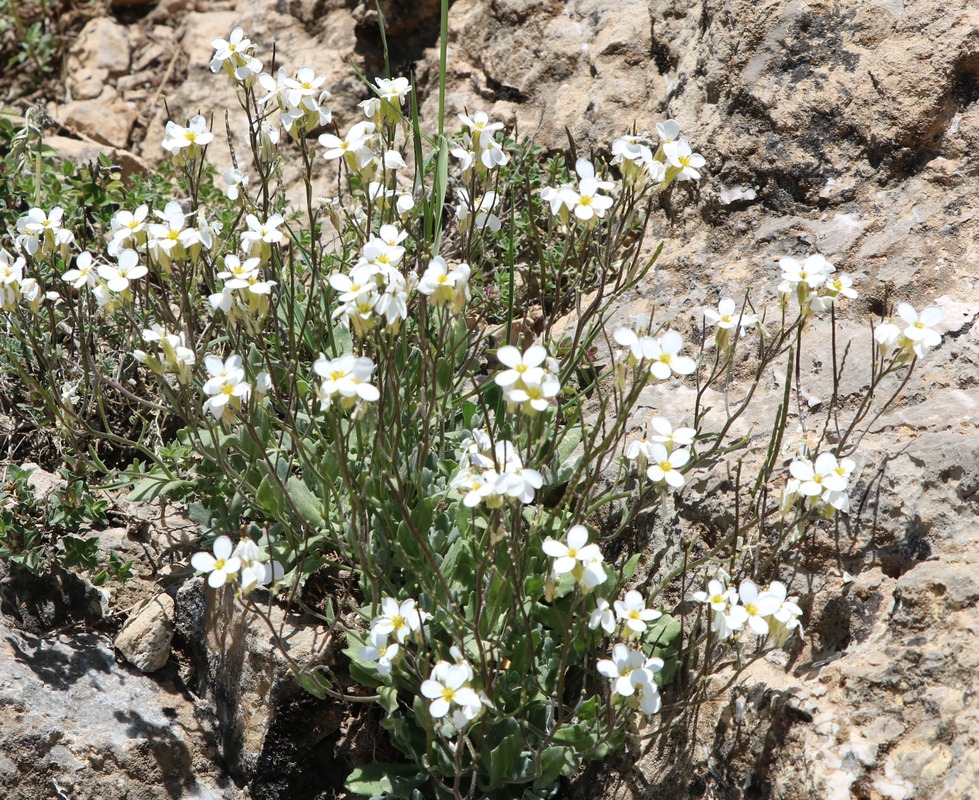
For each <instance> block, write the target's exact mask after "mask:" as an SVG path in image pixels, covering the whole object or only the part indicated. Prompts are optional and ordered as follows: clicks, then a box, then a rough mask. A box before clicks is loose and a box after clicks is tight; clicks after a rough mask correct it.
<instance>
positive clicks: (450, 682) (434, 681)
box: [421, 664, 482, 719]
mask: <svg viewBox="0 0 979 800" xmlns="http://www.w3.org/2000/svg"><path fill="white" fill-rule="evenodd" d="M421 693H422V696H423V697H427V698H428V699H429V700H431V701H432V703H431V705H429V707H428V713H429V714H431V715H432V717H433V718H434V719H439V718H441V717H444V716H445V715H446V714H448V713H449V710H450V709H451V708H452V706H453V705H455V706H459V707H460V708H461V709H462V710H463V713H464V714H465V713H466V712H467V711H470V710H472V709H476V711H478V710H479V709H480V708H481V707H482V703H481V702H480V699H479V695H477V694H476V692H475V691H474V690H473V689H472V687H470V686H469V685H468V679H467V674H466V670H465V668H463V667H461V666H459V665H458V664H452V665H450V666H448V667H447V668H445V669H440V670H438V672H436V670H433V671H432V677H431V678H429V679H428V680H426V681H423V682H422V685H421ZM474 713H475V712H474Z"/></svg>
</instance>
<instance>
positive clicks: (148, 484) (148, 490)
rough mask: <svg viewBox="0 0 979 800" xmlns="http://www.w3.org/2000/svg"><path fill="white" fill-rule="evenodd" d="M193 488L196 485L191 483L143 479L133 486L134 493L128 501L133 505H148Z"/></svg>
mask: <svg viewBox="0 0 979 800" xmlns="http://www.w3.org/2000/svg"><path fill="white" fill-rule="evenodd" d="M192 488H194V484H193V483H191V482H190V481H178V480H174V481H168V480H167V479H166V478H156V477H152V478H141V479H140V480H138V481H136V482H135V483H134V484H133V488H132V491H131V492H130V493H129V494H128V495H127V497H126V499H127V500H129V501H130V502H133V503H146V502H149V501H151V500H156V499H158V498H160V497H165V496H166V495H168V494H172V493H174V492H178V491H181V490H183V489H192Z"/></svg>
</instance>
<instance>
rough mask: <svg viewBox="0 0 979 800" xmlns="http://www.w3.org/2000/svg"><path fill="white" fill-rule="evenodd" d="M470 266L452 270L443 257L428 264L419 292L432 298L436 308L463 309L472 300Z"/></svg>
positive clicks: (460, 265)
mask: <svg viewBox="0 0 979 800" xmlns="http://www.w3.org/2000/svg"><path fill="white" fill-rule="evenodd" d="M469 275H470V269H469V265H468V264H456V265H455V266H454V267H453V268H452V269H451V270H450V269H449V265H448V264H446V263H445V259H444V258H442V256H435V258H433V259H432V260H431V261H429V262H428V269H427V270H425V274H424V275H422V277H421V280H420V281H419V282H418V291H419V292H420V293H421V294H423V295H425V296H426V297H429V298H430V302H431V303H432V305H435V306H443V305H452V308H453V311H455V312H457V313H458V311H459V310H460V309H461V308H462V305H463V303H464V302H465V301H467V300H469V299H470V294H469Z"/></svg>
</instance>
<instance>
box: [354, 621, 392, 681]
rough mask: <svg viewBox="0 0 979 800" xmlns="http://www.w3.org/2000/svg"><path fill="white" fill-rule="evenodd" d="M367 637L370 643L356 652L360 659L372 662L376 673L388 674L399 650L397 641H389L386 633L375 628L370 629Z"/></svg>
mask: <svg viewBox="0 0 979 800" xmlns="http://www.w3.org/2000/svg"><path fill="white" fill-rule="evenodd" d="M369 637H370V644H369V645H365V646H364V647H362V648H360V653H359V654H358V655H359V657H360V659H361V660H362V661H367V662H372V663H374V664H375V669H376V670H377V674H378V675H390V674H391V668H392V667H393V666H394V661H395V659H397V657H398V653H399V652H400V651H401V645H399V644H398V643H397V642H389V641H388V635H387V634H386V633H382V632H381V631H379V630H378V629H377V628H373V629H372V630H371V631H370V634H369Z"/></svg>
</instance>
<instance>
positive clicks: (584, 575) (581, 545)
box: [541, 525, 608, 591]
mask: <svg viewBox="0 0 979 800" xmlns="http://www.w3.org/2000/svg"><path fill="white" fill-rule="evenodd" d="M541 549H542V550H543V551H544V554H545V555H548V556H550V557H551V558H553V559H554V563H553V565H552V566H551V572H552V573H553V574H554V575H563V574H565V573H568V572H570V573H571V574H572V575H573V576H574V578H575V580H576V581H578V583H579V585H580V586H581V587H582V588H583V589H585V590H586V591H590V590H591V589H594V588H595V587H596V586H598V585H599V584H601V583H604V582H605V580H606V578H607V577H608V576H607V575H606V574H605V569H604V568H603V567H602V562H603V561H604V560H605V557H604V556H603V555H602V551H601V550H600V549H599V547H598V545H597V544H588V530H587V529H586V528H585V526H584V525H575V526H573V527H572V528H571V529H570V530H569V531H568V534H567V536H566V542H559V541H557V540H556V539H553V538H551V537H550V536H548V537H547V538H546V539H545V540H544V543H543V544H542V545H541Z"/></svg>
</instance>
